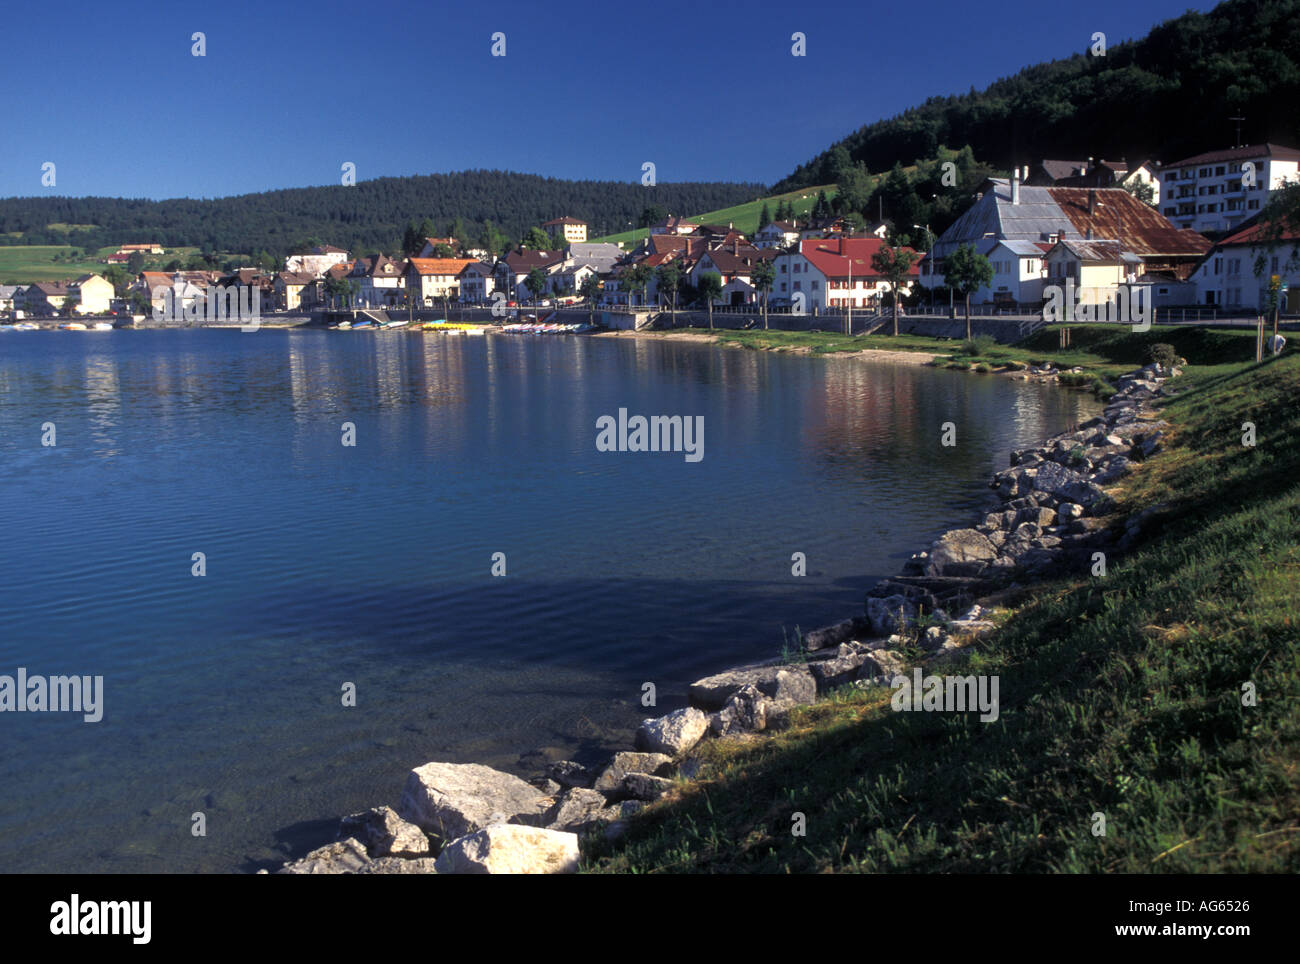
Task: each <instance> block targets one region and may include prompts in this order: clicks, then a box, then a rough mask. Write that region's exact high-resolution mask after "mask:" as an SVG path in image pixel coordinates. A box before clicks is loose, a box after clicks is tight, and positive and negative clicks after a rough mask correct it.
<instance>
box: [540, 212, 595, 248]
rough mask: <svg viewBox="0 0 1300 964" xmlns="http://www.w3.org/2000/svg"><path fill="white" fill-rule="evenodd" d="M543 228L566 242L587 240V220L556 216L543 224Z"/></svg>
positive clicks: (552, 235)
mask: <svg viewBox="0 0 1300 964" xmlns="http://www.w3.org/2000/svg"><path fill="white" fill-rule="evenodd" d="M542 230H543V231H545V232H546V233H547V234H549V235H550V236H551V237H552V238H555V239H556V240H557V241H563V242H564V243H565V244H569V243H571V242H574V241H576V242H578V243H582V242H583V241H586V240H587V222H586V221H579V220H578V219H577V218H570V217H563V218H554V219H552V220H550V221H547V222H546V223H545V224H543V225H542Z"/></svg>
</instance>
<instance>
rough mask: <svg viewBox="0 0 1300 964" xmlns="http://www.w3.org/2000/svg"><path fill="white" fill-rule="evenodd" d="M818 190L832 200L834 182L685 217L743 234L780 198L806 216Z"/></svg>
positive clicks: (630, 240)
mask: <svg viewBox="0 0 1300 964" xmlns="http://www.w3.org/2000/svg"><path fill="white" fill-rule="evenodd" d="M818 191H825V192H826V199H827V200H832V199H834V197H835V185H834V184H827V185H823V186H821V187H806V188H803V189H801V190H798V191H790V192H789V193H787V194H773V195H772V196H771V197H766V198H758V199H756V200H753V201H746V202H745V203H744V204H736V205H733V206H732V207H729V208H720V209H719V210H717V211H706V212H704V213H703V214H696V215H694V216H688V217H687V218H686V220H688V221H692V222H694V223H695V224H731V225H734V226H735V228H736V230H737V231H739V232H741V233H742V234H746V235H753V233H754V232H755V231H757V230H758V220H759V217H760V216H761V215H762V213H763V205H764V204H766V205H767V209H768V213H769V214H775V213H776V205H777V203H778V202H779V201H789V202H790V203H791V204H793V205H794V211H795V217H796V218H800V219H802V218H806V217H808V215H809V213H810V212H811V211H812V209H813V206H814V205H816V203H817V192H818ZM673 213H674V214H677V213H680V212H673ZM648 230H649V229H648V228H638V229H636V230H634V231H621V232H619V233H618V234H607V235H604V236H603V237H599V238H592V239H591V240H592V241H608V242H612V243H615V244H617V243H619V242H622V243H624V244H636V243H637V242H639V241H644V240H645V238H646V234H647V232H648Z"/></svg>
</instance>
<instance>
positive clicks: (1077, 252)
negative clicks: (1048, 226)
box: [1052, 241, 1142, 264]
mask: <svg viewBox="0 0 1300 964" xmlns="http://www.w3.org/2000/svg"><path fill="white" fill-rule="evenodd" d="M1058 249H1060V250H1065V251H1068V252H1069V253H1070V254H1072V255H1073V256H1074V257H1076V258H1078V259H1079V260H1080V261H1087V262H1089V263H1091V264H1118V263H1119V261H1120V259H1121V258H1122V259H1123V261H1124V263H1125V264H1141V263H1142V259H1141V258H1140V257H1138V256H1137V255H1136V254H1134V253H1133V252H1132V251H1129V250H1128V249H1127V248H1124V249H1121V248H1120V245H1119V244H1118V243H1117V242H1115V241H1061V242H1060V243H1059V244H1057V245H1056V246H1055V247H1054V248H1053V249H1052V250H1053V251H1056V250H1058ZM1121 250H1122V252H1123V253H1122V254H1121Z"/></svg>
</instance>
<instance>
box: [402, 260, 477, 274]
mask: <svg viewBox="0 0 1300 964" xmlns="http://www.w3.org/2000/svg"><path fill="white" fill-rule="evenodd" d="M477 263H478V262H477V260H476V259H474V258H411V259H410V260H409V261H408V262H407V266H408V267H407V270H412V269H414V271H415V273H416V274H442V275H458V274H460V273H461V272H462V271H464V270H465V269H466V268H467V267H468V266H469V265H471V264H477Z"/></svg>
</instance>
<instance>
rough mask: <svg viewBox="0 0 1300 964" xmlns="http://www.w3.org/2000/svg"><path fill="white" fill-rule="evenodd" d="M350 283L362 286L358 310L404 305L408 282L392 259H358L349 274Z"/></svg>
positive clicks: (399, 266) (380, 255) (379, 255)
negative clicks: (353, 282)
mask: <svg viewBox="0 0 1300 964" xmlns="http://www.w3.org/2000/svg"><path fill="white" fill-rule="evenodd" d="M348 281H349V282H352V281H355V282H357V283H358V284H359V285H360V289H361V290H360V292H359V293H358V295H357V301H356V307H358V308H389V307H396V306H397V305H400V304H402V301H403V298H404V297H405V294H406V292H405V288H406V282H405V277H404V275H403V270H402V266H401V265H400V264H399V263H398V262H396V261H394V260H392V259H391V258H389V257H387V256H385V255H382V254H377V255H375V256H374V257H372V258H358V259H357V260H356V263H355V264H353V266H352V270H351V271H350V272H348Z"/></svg>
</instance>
